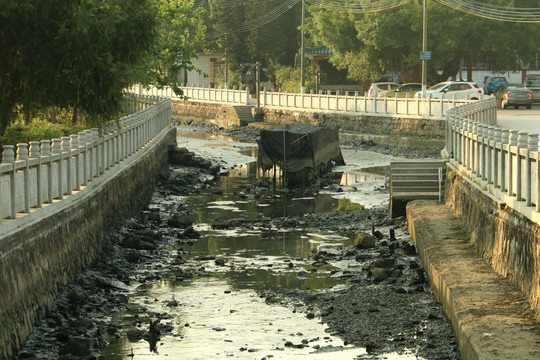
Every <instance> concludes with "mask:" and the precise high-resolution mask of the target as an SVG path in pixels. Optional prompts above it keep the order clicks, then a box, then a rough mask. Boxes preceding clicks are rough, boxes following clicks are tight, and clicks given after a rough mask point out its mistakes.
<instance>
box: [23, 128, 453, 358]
mask: <svg viewBox="0 0 540 360" xmlns="http://www.w3.org/2000/svg"><path fill="white" fill-rule="evenodd" d="M187 125H189V124H187ZM190 129H191V130H192V131H204V132H209V133H212V134H219V135H228V136H232V137H235V138H241V140H243V141H248V140H254V139H255V138H256V137H257V134H258V131H257V130H251V131H246V129H229V130H226V131H225V130H223V129H218V128H215V127H212V126H209V125H208V126H204V127H202V128H201V127H200V125H198V127H194V126H191V128H190ZM342 148H343V149H347V150H350V151H352V152H356V151H359V152H369V153H370V154H376V153H378V154H385V155H388V156H393V157H400V158H407V157H409V158H411V157H417V158H418V157H420V158H422V157H438V150H424V151H419V150H414V151H413V150H410V149H400V148H392V147H388V146H376V145H374V144H372V143H369V142H361V141H355V142H349V143H344V144H342ZM184 155H185V154H184ZM370 157H371V158H372V157H373V156H370ZM181 158H182V161H181V162H182V163H181V164H180V163H171V164H169V166H168V167H167V168H166V169H163V171H162V174H161V176H160V181H159V184H158V187H157V188H156V190H155V194H154V197H153V199H152V202H151V203H150V204H149V205H148V207H147V208H146V209H145V210H144V211H142V212H141V214H140V215H139V216H137V217H134V218H132V219H129V220H128V221H127V222H126V224H125V226H124V227H123V228H122V229H120V230H118V231H117V232H115V233H113V234H111V235H110V236H109V237H108V238H107V239H105V240H104V245H103V252H102V255H101V256H100V257H99V259H97V260H96V261H95V262H94V263H93V264H91V265H90V266H89V267H88V268H87V270H86V271H84V272H83V273H82V274H81V276H80V277H79V278H78V279H77V280H76V281H74V282H73V283H71V284H69V285H67V286H66V287H65V288H63V289H62V291H61V292H60V294H59V296H58V299H57V301H56V302H55V304H54V307H53V309H52V310H51V311H50V312H49V314H48V316H47V317H46V318H45V319H44V320H43V321H41V323H40V324H39V325H38V327H37V328H36V331H35V332H34V334H33V335H32V336H31V337H30V338H29V339H28V341H27V343H26V345H25V347H24V348H23V349H22V350H21V352H20V353H19V354H18V357H17V358H18V359H99V358H103V359H106V358H107V356H106V355H105V354H104V353H103V349H105V348H106V346H107V343H108V342H110V341H111V339H114V338H119V337H123V336H127V337H128V338H129V340H130V341H137V340H140V339H145V340H146V341H147V342H148V344H149V346H150V348H151V349H152V347H154V348H155V347H156V346H157V344H158V343H159V342H160V339H162V338H163V337H164V336H166V335H167V334H171V333H172V332H173V327H172V326H171V325H170V322H171V320H172V319H171V317H172V315H171V314H170V313H169V312H167V311H163V312H159V313H149V314H148V316H147V317H144V318H143V317H140V318H139V317H134V318H133V319H131V320H130V321H129V322H126V321H121V322H119V321H116V320H114V319H115V314H117V313H118V312H120V311H130V310H134V309H132V307H133V306H134V305H133V304H132V303H130V302H129V299H130V296H132V295H133V294H135V293H137V292H141V291H143V292H144V291H145V290H144V284H147V283H151V282H153V281H156V280H159V279H171V278H173V279H176V280H177V281H190V279H193V278H196V277H204V276H207V275H208V269H207V268H205V267H204V266H202V265H201V264H203V262H206V263H207V262H208V261H209V260H211V261H213V262H214V263H215V265H216V266H221V267H223V266H224V265H225V262H224V260H223V259H220V258H201V259H200V261H201V262H200V264H199V265H197V263H193V262H189V264H188V263H186V261H185V258H184V254H186V255H187V254H188V253H189V251H190V246H191V245H192V244H194V243H195V242H197V241H199V238H200V233H199V232H198V231H197V227H196V224H194V223H193V221H192V220H190V219H191V218H192V217H191V216H192V215H193V211H194V210H193V209H192V208H190V207H189V206H188V205H186V204H184V203H182V201H181V200H182V199H185V198H186V197H187V196H188V195H192V194H194V193H195V194H196V193H197V192H201V191H203V190H208V189H211V188H212V184H213V183H214V181H215V180H216V178H217V177H219V174H220V173H221V174H225V172H226V171H228V170H230V168H231V166H232V167H234V166H237V165H231V164H230V163H227V162H226V161H225V160H223V158H221V157H219V158H218V157H216V158H212V157H211V155H208V154H206V155H205V158H204V159H202V158H197V157H191V156H190V155H189V154H188V156H187V157H186V156H182V157H181ZM369 165H370V164H368V167H369ZM338 175H339V174H336V173H334V174H329V175H328V176H326V177H324V178H321V179H319V181H317V182H315V183H313V184H311V186H310V187H309V188H306V189H297V190H295V191H292V192H291V193H289V194H286V193H285V194H284V195H283V196H291V197H292V196H303V195H312V194H315V193H319V192H327V193H331V194H334V195H336V196H339V194H346V193H349V192H355V186H354V185H353V186H343V185H340V183H339V176H338ZM271 187H272V184H271V182H269V181H267V180H264V179H262V180H261V179H259V180H257V181H255V182H253V184H251V185H249V186H248V187H245V188H242V189H239V191H241V193H242V196H246V197H266V196H267V197H271V196H275V195H273V194H272V190H271ZM356 190H357V189H356ZM370 196H373V197H382V198H385V197H386V198H387V196H388V188H387V186H386V184H382V185H380V184H379V185H378V186H376V187H375V188H373V189H371V192H370ZM214 226H216V227H220V228H222V229H231V230H236V231H248V230H249V229H252V228H254V227H257V228H267V229H278V230H279V231H295V230H297V229H302V230H306V231H310V232H326V231H335V232H338V233H340V234H348V235H349V236H350V237H351V238H354V239H355V241H354V244H351V245H350V246H345V247H338V248H336V247H324V246H321V247H319V248H318V249H317V250H315V251H313V252H312V253H311V254H310V255H309V257H308V258H307V259H303V260H302V261H304V262H306V263H309V264H310V271H311V272H317V269H318V268H322V267H324V266H325V265H326V264H328V263H340V262H347V263H355V264H357V268H358V271H354V272H351V271H348V270H346V269H342V270H339V271H336V272H335V274H333V276H335V277H339V278H340V279H344V280H347V283H348V284H349V285H347V286H341V287H337V288H334V289H331V290H324V291H314V290H310V289H303V290H300V289H288V290H286V289H267V290H264V291H260V293H259V296H260V297H261V298H262V299H264V300H265V301H266V303H268V304H281V305H283V306H286V307H290V308H292V311H293V312H295V313H300V314H303V316H305V317H306V318H308V319H311V320H312V321H320V322H323V323H325V324H326V326H327V328H328V332H329V333H330V334H333V335H337V336H339V337H340V338H341V339H343V340H344V342H345V343H346V344H352V345H356V346H360V347H365V348H366V353H364V354H363V355H358V356H357V357H356V358H357V359H383V358H387V357H386V356H385V355H384V354H387V353H398V354H399V353H409V354H410V353H413V354H416V355H414V356H415V357H418V358H423V359H459V352H458V351H457V346H456V343H455V338H454V335H453V333H452V330H451V328H450V325H449V324H448V322H447V321H446V318H445V316H444V314H443V313H442V310H441V307H440V305H439V304H438V302H437V301H436V299H435V298H434V296H433V294H432V292H431V291H430V288H429V284H428V283H427V282H426V279H425V276H424V272H423V269H422V265H421V263H420V260H419V258H418V256H417V255H416V251H415V248H414V244H413V243H412V240H411V239H410V237H409V236H407V233H406V227H405V223H404V219H403V218H397V219H390V218H389V216H388V212H387V209H386V207H385V206H384V204H383V205H381V204H380V203H377V202H375V205H373V206H371V207H358V208H350V209H342V210H339V211H329V212H318V213H303V214H298V215H288V216H258V217H256V218H248V217H240V216H239V217H235V218H224V219H219V221H216V222H215V224H214ZM171 247H175V248H178V249H179V251H177V252H176V253H175V254H176V255H175V257H173V258H171V257H170V256H167V255H166V254H170V251H169V250H168V249H170V248H171ZM299 261H300V260H299V259H290V261H288V264H289V266H290V268H292V271H295V270H294V269H295V266H296V265H295V264H296V263H297V262H299ZM297 275H298V276H304V275H305V274H303V270H298V274H297ZM163 306H164V307H166V308H167V307H168V308H170V309H172V308H175V307H177V306H179V304H178V301H177V300H175V299H174V298H171V299H169V300H167V301H166V303H164V304H163ZM200 340H201V341H202V342H204V341H205V339H200ZM309 344H310V339H305V340H303V341H301V342H300V343H299V344H293V343H291V344H289V346H309ZM285 346H287V345H285ZM126 356H129V354H126ZM257 356H258V355H256V354H254V355H253V358H258V359H261V358H266V357H264V355H260V356H258V357H257Z"/></svg>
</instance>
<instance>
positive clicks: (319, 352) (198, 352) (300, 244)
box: [102, 135, 416, 360]
mask: <svg viewBox="0 0 540 360" xmlns="http://www.w3.org/2000/svg"><path fill="white" fill-rule="evenodd" d="M198 136H199V137H200V135H198ZM214 140H216V139H214ZM226 140H227V139H219V141H223V142H222V143H221V145H216V143H212V144H211V145H210V144H208V145H210V146H209V147H208V148H209V149H210V148H213V147H215V146H227V147H231V146H232V147H234V145H231V143H230V142H227V141H226ZM190 141H192V140H190ZM197 141H205V139H199V140H197ZM237 151H238V156H253V154H254V153H253V148H247V149H246V148H238V149H237ZM255 172H256V171H255V164H254V163H250V164H245V165H242V166H235V167H233V168H232V169H230V171H229V175H228V176H222V177H221V178H220V180H219V181H218V182H217V183H216V184H215V186H213V188H211V189H208V190H206V191H204V192H202V193H199V194H194V195H192V196H189V197H187V198H185V199H178V200H179V202H180V201H181V202H182V203H183V204H184V205H183V206H185V207H187V208H189V209H190V210H191V215H189V216H190V217H191V219H192V220H193V221H194V223H195V225H194V228H195V230H196V231H197V232H198V233H199V234H201V238H200V239H199V240H198V241H196V242H194V243H193V244H191V245H185V244H183V245H175V246H171V247H170V248H169V249H168V252H167V254H168V256H169V258H164V259H163V263H164V264H166V265H164V266H167V267H177V268H178V272H179V273H180V274H181V273H182V270H181V269H186V268H187V269H189V268H190V269H195V268H196V269H199V271H198V272H197V274H199V275H198V276H195V277H193V278H185V277H183V276H177V277H174V278H167V279H161V280H159V281H154V282H151V283H147V284H145V285H144V286H140V287H139V288H138V289H137V290H136V292H135V295H134V296H132V297H131V299H130V306H129V311H127V312H125V313H123V314H121V315H120V316H118V317H117V318H116V319H114V322H116V323H118V324H122V325H123V326H122V328H129V326H125V325H126V324H131V325H132V326H134V327H136V328H138V329H140V330H143V331H146V330H148V327H149V325H148V324H149V323H150V322H151V321H152V320H155V319H160V325H161V326H165V327H167V328H168V330H169V331H167V332H166V334H165V335H162V336H160V337H159V339H157V338H156V339H152V338H148V337H147V338H146V339H134V338H133V337H132V338H131V340H128V337H127V336H122V337H121V338H115V337H111V338H110V339H109V346H108V347H107V348H106V349H105V350H104V351H103V352H102V355H103V358H104V359H111V360H112V359H125V358H126V357H127V358H130V359H225V358H231V359H355V358H357V357H358V356H362V355H365V354H366V351H365V349H363V348H355V347H352V346H347V345H346V344H344V343H343V341H342V340H340V339H339V338H338V337H335V336H333V335H332V334H330V333H329V332H328V330H327V328H326V326H325V325H324V324H322V323H320V322H319V321H318V320H317V319H316V318H312V317H309V316H306V314H301V313H297V312H295V310H294V307H293V306H292V305H294V304H287V303H278V304H268V303H266V302H265V299H264V298H261V297H259V296H258V294H257V291H259V290H266V289H273V288H301V289H313V290H321V289H329V290H331V289H337V288H339V287H343V286H347V278H348V277H344V276H341V275H343V273H344V272H347V273H351V272H355V271H356V269H358V266H359V264H358V263H357V262H354V263H337V262H336V263H332V262H330V263H327V264H323V265H319V264H314V263H313V259H308V257H309V255H310V254H311V253H312V251H313V250H314V249H317V248H321V247H324V248H326V249H327V251H332V248H336V247H341V246H347V245H351V244H352V242H353V240H354V239H350V238H349V237H347V236H344V235H342V234H338V233H324V232H323V233H309V232H306V231H302V230H296V231H281V230H279V229H277V228H272V226H271V225H269V224H267V223H266V222H265V221H264V219H265V218H268V217H281V216H287V215H297V214H303V213H307V212H311V213H313V212H328V211H333V210H336V209H344V208H355V207H356V208H357V207H360V206H362V204H358V203H355V202H352V201H351V200H350V199H348V198H339V199H338V198H336V197H333V196H332V195H330V194H316V195H310V194H304V193H302V194H301V193H297V194H294V193H287V194H285V193H284V192H283V191H282V190H281V189H279V187H278V188H277V189H276V190H275V192H274V190H272V189H269V190H268V192H266V193H264V192H263V193H254V191H253V190H251V189H253V187H252V185H253V183H254V181H255ZM366 180H371V181H372V180H373V176H372V175H370V174H363V173H359V172H355V173H352V174H351V173H349V174H347V175H345V177H344V179H342V183H343V182H346V183H351V182H352V183H355V182H362V181H366ZM379 181H382V179H379ZM169 205H170V204H169ZM154 206H158V207H159V206H160V204H154ZM234 219H240V222H242V221H244V220H249V223H250V226H249V227H237V226H233V227H231V226H221V227H220V226H215V225H216V224H229V223H230V222H231V221H234ZM213 225H214V226H213ZM178 258H181V259H182V261H181V262H178V261H175V259H178ZM201 270H202V271H201ZM200 274H204V275H200ZM124 335H125V334H124ZM385 358H387V359H416V357H415V356H413V355H412V354H411V355H397V354H388V355H386V356H385Z"/></svg>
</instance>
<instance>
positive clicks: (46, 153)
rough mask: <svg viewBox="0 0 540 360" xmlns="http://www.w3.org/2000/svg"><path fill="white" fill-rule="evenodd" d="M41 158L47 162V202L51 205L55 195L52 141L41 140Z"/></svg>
mask: <svg viewBox="0 0 540 360" xmlns="http://www.w3.org/2000/svg"><path fill="white" fill-rule="evenodd" d="M40 151H41V157H42V158H44V160H45V161H47V202H48V203H49V204H51V203H52V202H53V199H54V195H53V175H52V174H53V164H54V163H53V157H52V154H51V140H41V150H40Z"/></svg>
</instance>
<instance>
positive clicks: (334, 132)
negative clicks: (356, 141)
mask: <svg viewBox="0 0 540 360" xmlns="http://www.w3.org/2000/svg"><path fill="white" fill-rule="evenodd" d="M258 143H259V152H258V165H257V166H258V167H259V168H260V169H262V170H263V171H267V170H270V169H272V168H273V167H274V165H277V166H279V167H280V168H281V169H282V170H285V173H286V174H287V177H288V178H289V179H294V180H296V181H297V182H298V181H309V180H310V178H311V175H313V174H315V175H320V174H322V173H323V172H325V171H327V170H328V169H329V168H331V167H332V165H344V161H343V156H342V155H341V149H340V147H339V131H338V129H337V127H330V126H312V125H307V124H286V125H281V126H278V127H276V128H273V129H271V130H261V138H260V140H259V142H258Z"/></svg>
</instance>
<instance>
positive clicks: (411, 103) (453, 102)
mask: <svg viewBox="0 0 540 360" xmlns="http://www.w3.org/2000/svg"><path fill="white" fill-rule="evenodd" d="M181 89H182V90H183V92H184V97H180V96H177V95H176V94H174V92H173V91H172V89H171V88H168V87H166V88H163V89H157V88H155V87H151V88H144V87H142V86H140V85H136V86H133V87H132V88H130V89H129V90H128V91H129V92H131V93H134V94H139V95H153V96H163V97H170V98H171V99H173V100H184V99H186V98H187V100H189V101H195V102H208V103H221V104H229V105H256V104H257V100H256V99H255V98H252V97H251V95H250V93H249V88H246V89H245V90H237V89H219V88H210V87H194V86H182V87H181ZM471 102H476V100H458V99H455V98H454V97H447V98H445V97H442V98H440V99H414V98H408V97H407V98H398V97H369V96H358V95H354V96H350V95H330V94H323V93H322V92H320V93H319V94H301V93H296V92H294V93H291V92H288V91H285V92H282V91H278V92H275V91H267V90H266V89H265V90H263V91H261V92H260V93H259V103H260V106H262V107H273V108H280V109H289V110H293V111H294V110H296V111H315V112H333V113H346V114H357V115H368V116H369V115H372V116H373V115H375V116H376V115H382V116H396V117H402V116H407V117H413V118H427V119H441V120H442V119H445V115H446V113H447V112H448V110H450V109H453V108H455V107H457V106H461V105H465V104H469V103H471Z"/></svg>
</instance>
